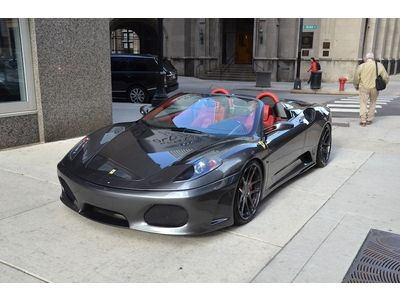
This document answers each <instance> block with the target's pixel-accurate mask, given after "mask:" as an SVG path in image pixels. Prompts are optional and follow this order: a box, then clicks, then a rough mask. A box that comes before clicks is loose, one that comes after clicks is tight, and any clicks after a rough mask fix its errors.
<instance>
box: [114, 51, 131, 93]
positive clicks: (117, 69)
mask: <svg viewBox="0 0 400 300" xmlns="http://www.w3.org/2000/svg"><path fill="white" fill-rule="evenodd" d="M125 66H126V60H125V58H123V57H111V87H112V96H113V98H125V97H126V89H127V85H126V78H125V77H126V75H125V68H126V67H125Z"/></svg>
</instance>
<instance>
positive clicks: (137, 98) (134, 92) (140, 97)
mask: <svg viewBox="0 0 400 300" xmlns="http://www.w3.org/2000/svg"><path fill="white" fill-rule="evenodd" d="M128 97H129V100H130V102H132V103H146V102H148V100H149V94H148V93H147V91H146V90H145V89H144V88H143V87H141V86H133V87H131V88H130V89H129V91H128Z"/></svg>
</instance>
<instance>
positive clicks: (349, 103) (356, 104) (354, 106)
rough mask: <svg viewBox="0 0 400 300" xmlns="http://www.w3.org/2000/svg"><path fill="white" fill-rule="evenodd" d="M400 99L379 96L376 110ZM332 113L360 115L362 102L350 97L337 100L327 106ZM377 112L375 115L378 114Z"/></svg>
mask: <svg viewBox="0 0 400 300" xmlns="http://www.w3.org/2000/svg"><path fill="white" fill-rule="evenodd" d="M399 99H400V98H399V97H390V96H379V97H378V98H377V101H376V109H377V110H378V109H381V108H382V106H383V105H387V104H390V102H391V101H394V100H399ZM327 106H328V107H329V108H330V110H331V112H332V113H335V112H336V113H359V112H360V100H359V97H358V96H349V97H346V98H341V99H338V100H335V101H334V102H333V103H330V104H328V105H327ZM377 110H375V113H376V112H377Z"/></svg>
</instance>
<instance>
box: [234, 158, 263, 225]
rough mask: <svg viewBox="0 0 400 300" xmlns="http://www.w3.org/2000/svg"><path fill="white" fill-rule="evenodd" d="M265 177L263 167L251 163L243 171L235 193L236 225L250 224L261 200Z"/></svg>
mask: <svg viewBox="0 0 400 300" xmlns="http://www.w3.org/2000/svg"><path fill="white" fill-rule="evenodd" d="M263 183H264V176H263V172H262V169H261V166H260V164H259V163H257V162H256V161H251V162H250V163H248V164H247V165H246V167H245V168H244V169H243V171H242V173H241V175H240V179H239V183H238V186H237V188H236V192H235V198H234V203H233V218H234V223H235V225H243V224H246V223H248V222H250V221H251V220H252V219H253V218H254V216H255V214H256V212H257V208H258V204H259V203H260V200H261V195H262V188H263Z"/></svg>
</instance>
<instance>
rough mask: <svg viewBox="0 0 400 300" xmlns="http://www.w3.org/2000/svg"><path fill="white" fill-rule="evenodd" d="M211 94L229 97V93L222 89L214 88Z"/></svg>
mask: <svg viewBox="0 0 400 300" xmlns="http://www.w3.org/2000/svg"><path fill="white" fill-rule="evenodd" d="M211 94H213V95H215V94H223V95H229V92H228V91H227V90H226V89H224V88H215V89H213V90H212V91H211Z"/></svg>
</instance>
